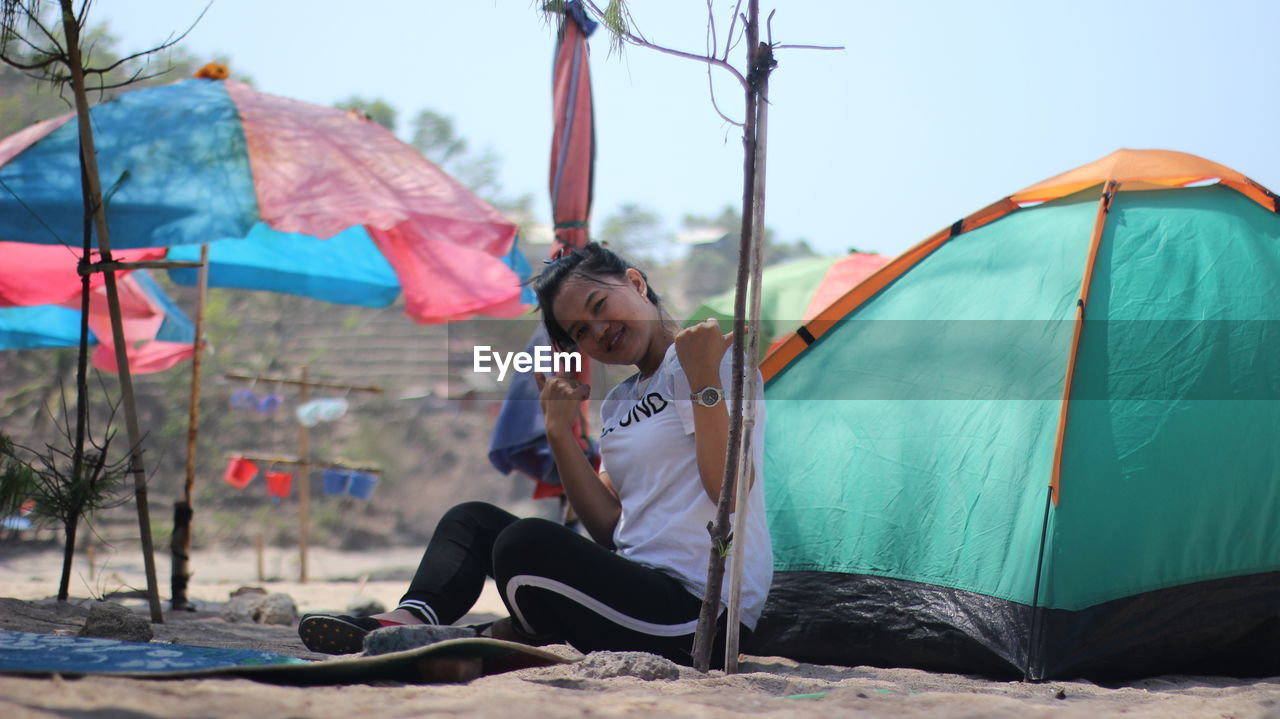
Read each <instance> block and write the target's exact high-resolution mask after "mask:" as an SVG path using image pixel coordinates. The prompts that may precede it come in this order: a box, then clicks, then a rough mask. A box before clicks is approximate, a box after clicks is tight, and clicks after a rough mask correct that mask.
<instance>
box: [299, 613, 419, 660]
mask: <svg viewBox="0 0 1280 719" xmlns="http://www.w3.org/2000/svg"><path fill="white" fill-rule="evenodd" d="M388 626H396V625H395V624H383V623H382V622H380V621H378V620H377V619H374V618H373V617H349V616H346V615H345V614H338V615H334V614H308V615H306V616H305V617H303V618H302V621H301V622H300V623H299V624H298V636H300V637H302V643H303V644H305V645H306V647H307V649H310V650H311V651H313V652H318V653H320V654H359V653H360V652H362V651H364V638H365V635H367V634H368V633H369V632H372V631H374V630H375V629H381V628H383V627H388Z"/></svg>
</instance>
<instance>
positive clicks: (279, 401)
mask: <svg viewBox="0 0 1280 719" xmlns="http://www.w3.org/2000/svg"><path fill="white" fill-rule="evenodd" d="M283 405H284V395H282V394H280V393H279V392H272V393H271V394H264V395H262V396H261V397H259V398H258V403H257V405H256V406H255V407H254V411H256V412H257V413H258V414H275V413H276V410H278V409H280V407H281V406H283Z"/></svg>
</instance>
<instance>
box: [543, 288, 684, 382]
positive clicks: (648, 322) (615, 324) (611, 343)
mask: <svg viewBox="0 0 1280 719" xmlns="http://www.w3.org/2000/svg"><path fill="white" fill-rule="evenodd" d="M647 291H648V285H647V284H646V283H645V280H644V277H643V276H641V274H640V272H639V271H637V270H634V269H630V270H627V274H626V276H625V277H590V278H588V277H582V276H572V277H569V278H568V279H566V280H565V281H564V284H563V285H562V286H561V288H560V292H559V294H557V295H556V298H555V301H554V303H553V305H552V306H553V307H554V309H555V318H556V321H557V323H558V324H559V325H560V327H562V328H563V329H564V331H565V333H566V334H568V335H569V337H571V338H572V339H573V341H574V342H575V343H577V345H578V350H579V351H581V352H583V353H584V354H586V355H587V356H588V357H590V358H591V359H594V360H596V361H598V362H604V363H606V364H622V365H628V364H629V365H638V366H643V365H645V364H647V362H646V358H650V359H651V355H653V354H654V352H655V351H657V352H659V353H664V352H665V351H666V347H665V346H663V347H661V348H660V349H658V348H656V346H655V344H654V340H655V338H656V337H657V335H658V334H659V332H658V331H659V330H660V329H661V327H662V318H661V315H660V314H659V312H658V308H657V306H655V305H654V304H653V303H652V302H650V301H649V299H648V298H647V297H646V292H647ZM658 360H659V361H661V354H659V355H658Z"/></svg>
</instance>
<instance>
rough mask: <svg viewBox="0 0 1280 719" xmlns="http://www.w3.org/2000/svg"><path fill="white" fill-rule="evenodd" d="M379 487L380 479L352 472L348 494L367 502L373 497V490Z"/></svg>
mask: <svg viewBox="0 0 1280 719" xmlns="http://www.w3.org/2000/svg"><path fill="white" fill-rule="evenodd" d="M377 486H378V478H377V477H375V476H373V475H372V474H365V473H364V472H352V473H351V482H350V483H349V484H348V485H347V494H349V495H351V496H352V497H355V498H356V499H363V500H364V501H366V502H367V501H369V499H370V498H371V497H373V490H374V488H375V487H377Z"/></svg>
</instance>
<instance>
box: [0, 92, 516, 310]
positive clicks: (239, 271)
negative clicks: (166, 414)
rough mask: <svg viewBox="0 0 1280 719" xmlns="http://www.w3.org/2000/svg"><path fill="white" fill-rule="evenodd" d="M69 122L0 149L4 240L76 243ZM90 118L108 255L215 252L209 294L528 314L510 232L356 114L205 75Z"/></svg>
mask: <svg viewBox="0 0 1280 719" xmlns="http://www.w3.org/2000/svg"><path fill="white" fill-rule="evenodd" d="M71 117H72V116H71V115H66V116H63V117H59V118H55V119H52V120H48V121H45V122H42V123H39V124H37V125H34V126H32V127H30V128H28V129H26V130H24V131H22V132H19V133H17V134H15V135H13V136H10V137H9V138H7V139H5V140H3V141H0V240H5V241H16V242H33V243H43V244H64V245H66V244H75V240H76V239H77V238H79V237H80V233H81V231H82V227H81V222H82V220H81V216H82V209H81V198H80V184H79V183H80V169H79V163H78V147H79V145H78V138H77V135H76V128H75V125H74V123H68V120H70V119H71ZM92 117H93V124H94V133H95V139H96V143H97V149H98V164H99V167H100V169H101V175H102V184H103V187H104V195H105V197H106V202H107V207H108V225H109V227H110V230H111V238H112V247H113V249H131V248H156V247H163V248H170V249H169V250H168V256H169V257H170V258H171V259H192V258H193V257H194V255H195V254H196V253H198V251H199V250H198V249H196V248H195V247H194V246H196V245H199V244H202V243H211V248H210V250H211V251H210V255H211V264H210V285H212V286H223V287H248V288H252V289H268V290H272V291H280V292H289V293H293V294H302V295H305V296H309V297H315V298H318V299H323V300H328V301H334V302H345V303H353V304H366V305H386V304H389V303H390V302H392V301H394V299H395V297H396V295H397V294H398V293H399V292H403V293H404V302H405V312H406V314H408V315H409V316H410V317H412V318H413V319H414V320H416V321H418V322H422V323H429V322H443V321H447V320H451V319H457V318H462V317H468V316H472V315H475V314H487V315H491V316H502V317H509V316H514V315H516V314H518V313H519V312H520V311H521V310H522V309H523V307H524V306H523V305H522V304H521V302H520V295H521V288H520V286H519V278H518V277H517V274H516V273H515V272H514V271H513V270H512V268H511V266H510V265H511V264H512V263H513V262H514V261H513V260H508V259H507V258H509V257H512V250H513V242H514V240H515V234H516V227H515V225H514V224H512V223H511V222H510V221H508V220H507V219H506V218H504V217H503V216H502V215H501V214H500V213H499V212H498V211H497V210H496V209H494V208H493V207H492V206H490V205H489V204H488V203H486V202H484V200H482V199H480V198H479V197H477V196H476V195H475V194H474V193H472V192H471V191H470V190H468V189H467V188H466V187H464V186H462V185H461V184H460V183H458V182H457V181H455V180H454V179H453V178H451V177H449V176H448V175H447V174H445V173H444V172H443V171H442V170H440V169H439V168H438V167H436V166H435V165H433V164H432V163H431V162H430V161H428V160H426V159H425V158H424V157H422V155H421V154H420V153H419V152H417V151H416V150H414V149H413V148H411V147H409V146H408V145H405V144H404V143H402V142H400V141H399V140H398V139H396V138H395V136H394V135H392V134H391V133H390V132H388V131H387V130H386V129H384V128H382V127H381V126H380V125H378V124H376V123H374V122H373V121H371V120H369V119H367V118H365V117H364V116H362V115H360V114H359V113H356V112H354V111H347V110H339V109H335V108H329V107H322V106H318V105H312V104H309V103H304V102H299V101H296V100H290V99H287V98H282V97H277V96H274V95H268V94H266V93H262V92H258V91H257V90H254V89H253V88H250V87H248V86H247V85H243V84H241V83H238V82H234V81H231V80H213V79H203V78H197V79H191V80H185V81H182V82H177V83H174V84H172V85H165V86H161V87H153V88H147V89H143V90H137V91H134V92H129V93H124V94H122V95H120V96H119V97H117V98H116V99H113V100H110V101H108V102H104V103H101V104H99V105H97V106H95V107H94V108H93V110H92ZM184 246H186V247H184ZM193 274H194V273H182V272H178V273H175V278H174V279H175V280H176V281H178V282H193Z"/></svg>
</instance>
